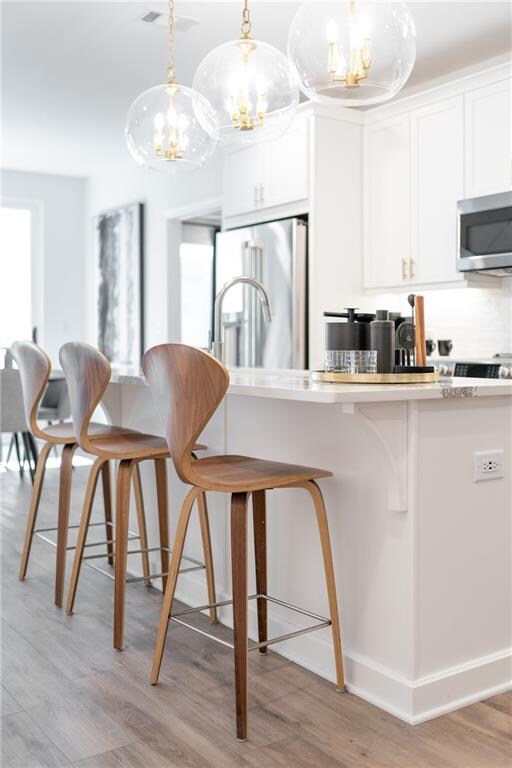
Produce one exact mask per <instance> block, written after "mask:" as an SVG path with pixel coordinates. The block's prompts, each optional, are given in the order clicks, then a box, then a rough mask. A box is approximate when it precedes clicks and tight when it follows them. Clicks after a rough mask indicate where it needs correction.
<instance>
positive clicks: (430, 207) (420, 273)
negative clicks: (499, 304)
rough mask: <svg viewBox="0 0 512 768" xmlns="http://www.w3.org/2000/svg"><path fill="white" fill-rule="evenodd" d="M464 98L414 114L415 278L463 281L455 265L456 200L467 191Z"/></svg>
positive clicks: (419, 280)
mask: <svg viewBox="0 0 512 768" xmlns="http://www.w3.org/2000/svg"><path fill="white" fill-rule="evenodd" d="M463 120H464V110H463V97H462V96H457V97H455V98H453V99H445V100H444V101H440V102H437V103H436V104H431V105H429V106H428V107H424V108H422V109H417V110H415V111H414V112H412V113H411V157H412V174H411V188H412V189H411V191H412V195H411V203H412V211H411V225H412V252H413V264H412V275H411V277H412V280H413V281H415V282H418V283H444V282H452V281H457V280H462V276H461V274H460V273H458V272H457V270H456V255H457V200H460V199H461V197H462V196H463V191H464V151H463V147H464V122H463Z"/></svg>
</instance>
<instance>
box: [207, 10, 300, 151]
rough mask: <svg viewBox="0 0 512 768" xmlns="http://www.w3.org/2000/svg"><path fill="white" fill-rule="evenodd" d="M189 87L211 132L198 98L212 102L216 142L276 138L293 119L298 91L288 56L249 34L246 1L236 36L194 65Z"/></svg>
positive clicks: (224, 142)
mask: <svg viewBox="0 0 512 768" xmlns="http://www.w3.org/2000/svg"><path fill="white" fill-rule="evenodd" d="M192 89H193V91H194V93H195V94H197V97H198V98H197V100H196V114H197V116H198V118H199V120H200V122H201V124H202V125H203V127H204V128H205V130H207V131H210V130H212V129H211V120H210V115H209V114H208V113H204V112H203V106H202V102H201V101H200V98H199V97H202V98H203V99H206V101H207V103H209V104H211V107H212V109H213V113H214V120H215V124H214V127H213V135H215V137H218V140H219V142H220V143H223V144H233V143H254V142H258V141H268V140H271V139H275V138H278V137H279V136H280V135H281V134H283V133H284V132H285V131H286V129H287V128H288V127H289V125H290V123H291V122H292V120H293V118H294V116H295V112H296V110H297V107H298V104H299V91H298V87H297V84H296V82H295V78H294V76H293V74H292V72H291V69H290V66H289V63H288V60H287V58H286V56H284V55H283V54H282V53H281V52H280V51H278V50H277V48H274V47H273V46H271V45H268V44H267V43H264V42H262V41H261V40H255V39H254V38H253V37H251V20H250V15H249V7H248V2H247V0H245V2H244V9H243V14H242V27H241V36H240V38H239V39H238V40H232V41H230V42H229V43H224V44H222V45H219V46H218V47H217V48H215V49H214V50H213V51H211V52H210V53H209V54H208V55H207V56H206V57H205V58H204V59H203V60H202V62H201V63H200V64H199V66H198V68H197V71H196V73H195V75H194V81H193V83H192Z"/></svg>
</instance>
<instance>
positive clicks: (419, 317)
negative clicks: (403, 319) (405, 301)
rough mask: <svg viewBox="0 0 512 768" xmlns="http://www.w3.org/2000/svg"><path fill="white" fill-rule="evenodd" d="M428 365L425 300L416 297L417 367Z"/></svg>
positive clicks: (421, 297)
mask: <svg viewBox="0 0 512 768" xmlns="http://www.w3.org/2000/svg"><path fill="white" fill-rule="evenodd" d="M426 364H427V351H426V346H425V299H424V297H423V296H416V365H418V366H425V365H426Z"/></svg>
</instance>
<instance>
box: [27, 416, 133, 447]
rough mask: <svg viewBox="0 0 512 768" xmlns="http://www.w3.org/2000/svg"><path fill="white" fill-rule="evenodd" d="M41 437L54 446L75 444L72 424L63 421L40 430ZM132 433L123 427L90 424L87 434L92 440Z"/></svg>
mask: <svg viewBox="0 0 512 768" xmlns="http://www.w3.org/2000/svg"><path fill="white" fill-rule="evenodd" d="M40 432H41V434H42V435H45V438H46V439H47V440H51V441H52V442H53V443H55V445H66V444H69V443H76V436H75V430H74V428H73V423H72V422H69V421H64V422H62V423H59V424H50V425H49V426H47V427H44V428H42V429H41V430H40ZM130 432H133V430H132V429H126V428H125V427H116V426H113V425H112V424H96V423H95V422H92V423H91V424H90V425H89V434H90V436H91V437H94V438H105V437H112V436H114V435H116V436H119V435H125V434H128V433H130Z"/></svg>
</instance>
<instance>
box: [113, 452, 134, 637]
mask: <svg viewBox="0 0 512 768" xmlns="http://www.w3.org/2000/svg"><path fill="white" fill-rule="evenodd" d="M132 474H133V461H132V460H131V459H123V460H122V461H121V462H120V463H119V469H118V470H117V492H116V543H115V562H114V648H116V649H117V650H118V651H122V650H123V637H124V601H125V592H126V560H127V556H126V555H127V550H128V518H129V514H130V484H131V479H132Z"/></svg>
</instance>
